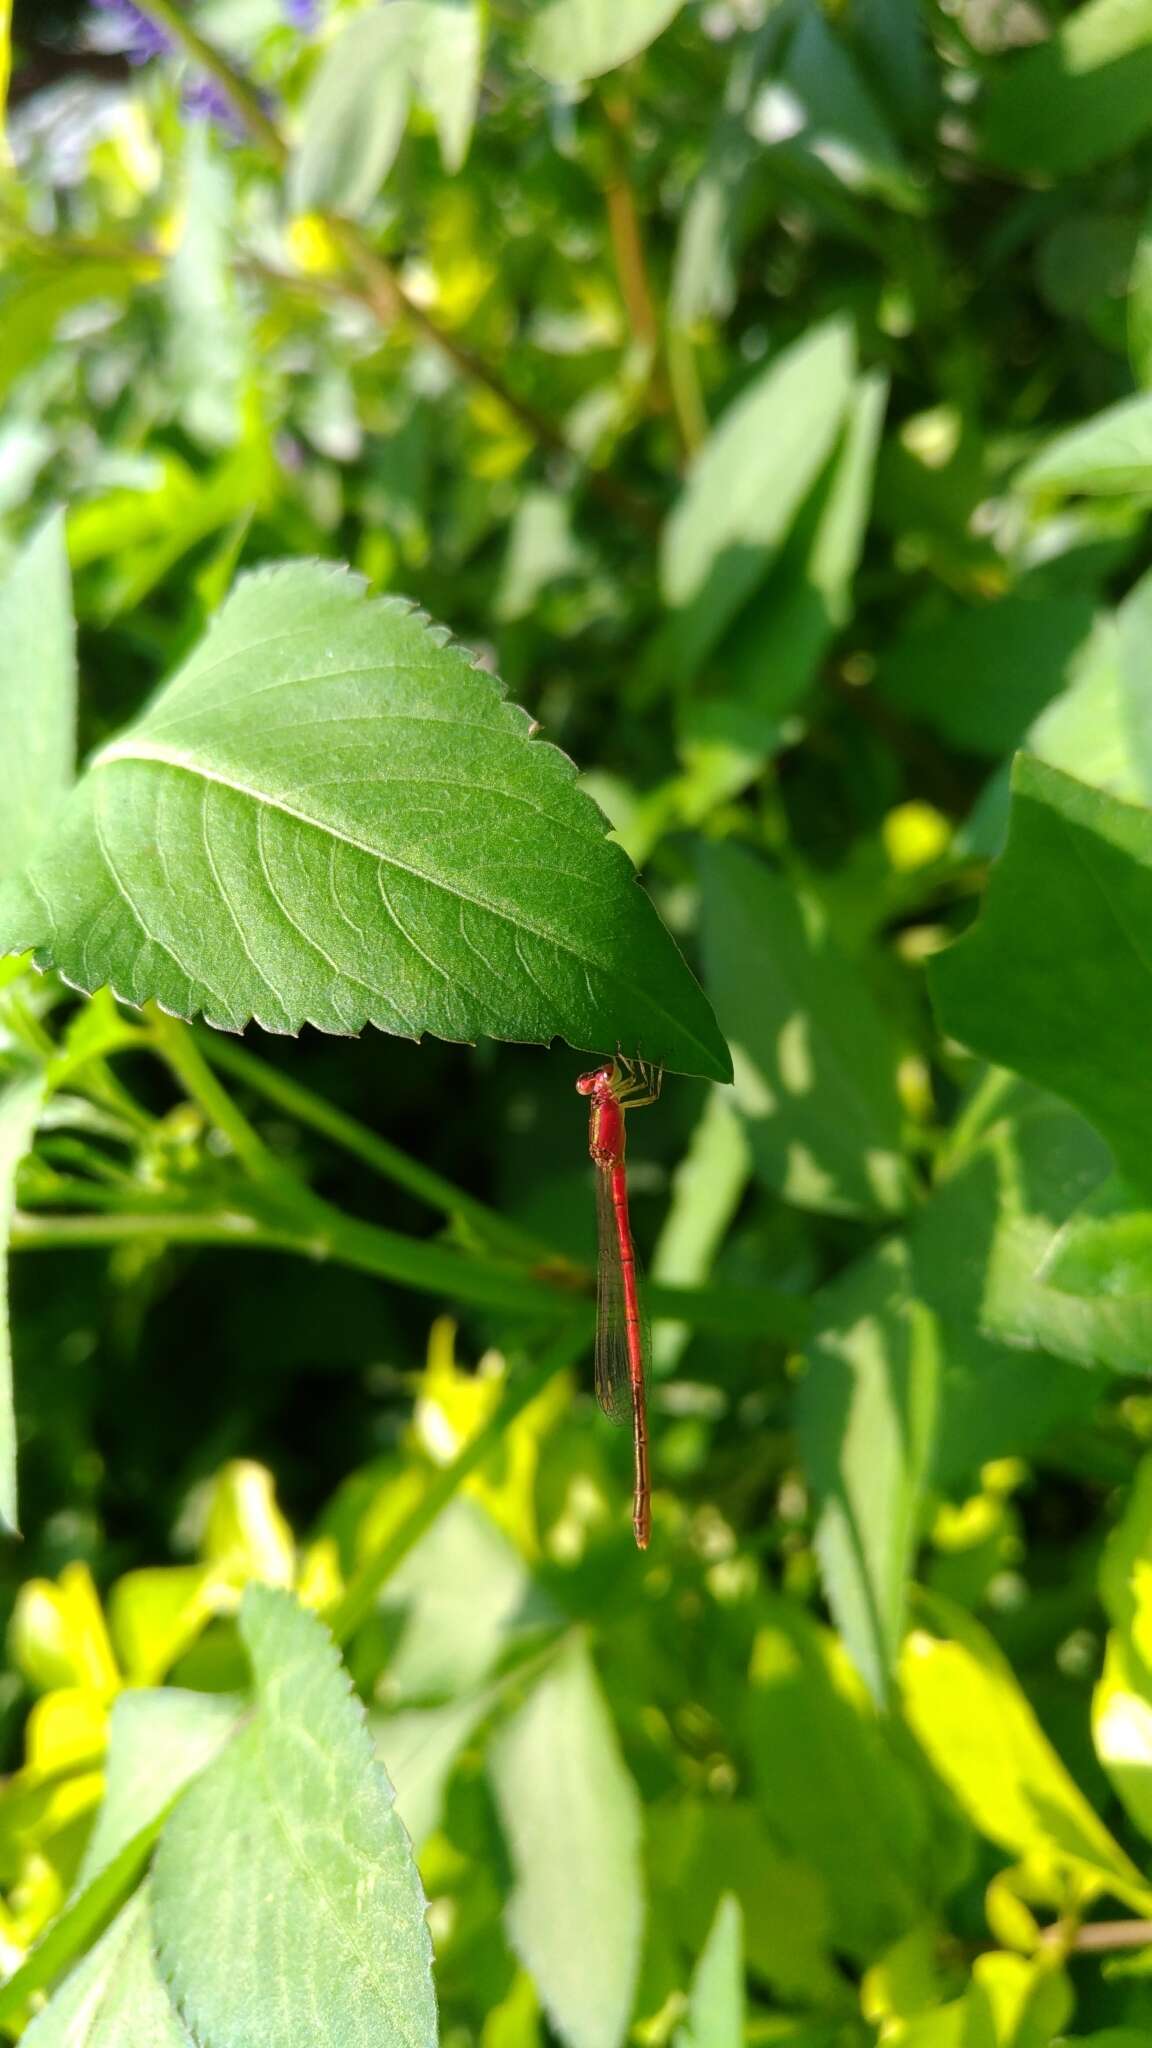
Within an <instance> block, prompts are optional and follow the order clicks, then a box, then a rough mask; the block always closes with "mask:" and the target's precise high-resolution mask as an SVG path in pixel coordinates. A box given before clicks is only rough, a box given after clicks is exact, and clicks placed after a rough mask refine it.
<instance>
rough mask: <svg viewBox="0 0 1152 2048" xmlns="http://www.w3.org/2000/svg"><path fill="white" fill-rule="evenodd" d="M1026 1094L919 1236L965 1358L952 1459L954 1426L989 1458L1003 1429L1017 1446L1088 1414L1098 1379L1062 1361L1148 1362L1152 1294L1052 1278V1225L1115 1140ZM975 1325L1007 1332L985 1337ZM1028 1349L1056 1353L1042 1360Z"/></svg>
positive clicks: (937, 1201) (925, 1265)
mask: <svg viewBox="0 0 1152 2048" xmlns="http://www.w3.org/2000/svg"><path fill="white" fill-rule="evenodd" d="M1021 1092H1022V1095H1023V1101H1022V1103H1020V1104H1018V1105H1017V1106H1015V1107H1014V1109H1013V1113H1012V1114H1011V1115H1010V1116H1009V1117H1006V1118H1005V1119H1003V1120H1001V1121H998V1122H997V1123H996V1124H995V1125H994V1126H993V1127H992V1128H991V1129H990V1130H989V1131H988V1132H986V1133H985V1134H984V1136H983V1137H982V1138H981V1140H980V1142H979V1143H978V1144H977V1145H976V1146H975V1147H974V1149H973V1150H972V1153H971V1155H970V1157H969V1158H968V1159H967V1160H966V1161H965V1163H964V1165H963V1167H962V1168H961V1170H959V1171H958V1172H956V1173H955V1174H954V1175H953V1177H952V1178H950V1179H949V1180H948V1182H947V1183H946V1185H945V1186H944V1187H942V1188H941V1189H940V1190H939V1192H938V1193H937V1194H936V1195H935V1196H934V1197H933V1199H932V1201H931V1203H930V1204H929V1205H928V1208H927V1210H926V1211H925V1213H924V1215H923V1217H922V1219H921V1220H920V1223H919V1224H918V1226H917V1229H916V1231H915V1232H914V1234H913V1245H914V1250H915V1258H916V1268H917V1275H918V1279H919V1282H920V1284H921V1286H922V1287H923V1289H924V1290H925V1291H926V1292H927V1293H928V1298H929V1299H930V1300H932V1301H933V1302H934V1303H935V1302H936V1301H940V1302H941V1303H942V1304H943V1305H944V1312H945V1314H946V1315H947V1316H948V1318H949V1320H950V1322H951V1324H952V1331H951V1335H952V1338H953V1341H954V1346H955V1354H956V1356H957V1357H958V1358H959V1359H961V1360H963V1361H964V1362H965V1363H966V1365H967V1366H968V1368H969V1374H968V1377H969V1383H970V1384H969V1402H966V1403H965V1404H964V1405H965V1406H966V1407H967V1409H968V1413H967V1423H966V1425H965V1418H964V1416H963V1414H961V1415H960V1416H957V1415H956V1413H955V1408H954V1398H953V1393H952V1389H951V1387H949V1390H948V1399H947V1403H946V1407H947V1413H946V1416H945V1417H942V1421H941V1430H940V1451H941V1453H942V1454H944V1455H945V1456H947V1455H948V1452H949V1450H950V1449H954V1448H955V1447H956V1445H955V1440H956V1437H957V1436H958V1435H959V1436H960V1438H961V1439H962V1440H963V1439H965V1438H967V1440H968V1442H969V1444H970V1445H971V1444H972V1441H973V1440H972V1434H971V1432H972V1430H973V1426H974V1428H975V1444H977V1445H978V1444H983V1445H984V1447H985V1448H984V1453H983V1455H984V1457H989V1456H994V1455H996V1451H997V1444H996V1441H995V1434H994V1431H995V1429H999V1431H1000V1432H1001V1436H1000V1441H1001V1443H1005V1442H1008V1443H1011V1444H1012V1446H1013V1448H1014V1449H1015V1450H1016V1451H1017V1452H1020V1451H1022V1450H1024V1449H1025V1448H1026V1447H1028V1446H1029V1445H1039V1444H1042V1443H1043V1441H1044V1437H1045V1435H1046V1434H1050V1433H1051V1432H1052V1431H1053V1429H1055V1428H1056V1427H1057V1426H1060V1425H1062V1426H1064V1427H1068V1426H1069V1425H1070V1424H1074V1423H1075V1422H1076V1421H1078V1420H1083V1419H1085V1418H1086V1416H1087V1414H1088V1412H1089V1411H1090V1408H1091V1406H1092V1405H1093V1403H1094V1401H1095V1399H1096V1398H1097V1393H1098V1389H1095V1388H1094V1387H1093V1383H1092V1382H1091V1380H1088V1379H1086V1376H1085V1374H1084V1373H1083V1372H1069V1371H1068V1370H1067V1369H1061V1368H1060V1367H1058V1366H1057V1364H1056V1360H1057V1359H1062V1360H1073V1361H1075V1362H1076V1364H1077V1365H1078V1366H1084V1365H1105V1366H1108V1367H1110V1368H1111V1369H1112V1370H1114V1371H1117V1372H1130V1371H1138V1372H1144V1371H1147V1370H1148V1361H1149V1349H1148V1337H1149V1321H1148V1308H1149V1306H1152V1305H1149V1304H1143V1305H1142V1304H1141V1303H1139V1302H1137V1303H1127V1302H1125V1301H1123V1300H1117V1299H1112V1298H1109V1297H1104V1296H1101V1297H1100V1298H1099V1299H1094V1300H1088V1299H1078V1298H1077V1297H1075V1296H1074V1295H1072V1294H1069V1293H1067V1292H1064V1291H1062V1290H1060V1289H1058V1288H1056V1287H1054V1286H1052V1285H1050V1284H1049V1282H1048V1278H1047V1261H1048V1258H1049V1255H1050V1250H1051V1247H1052V1245H1053V1239H1054V1236H1055V1235H1056V1234H1057V1233H1058V1232H1059V1230H1060V1226H1061V1225H1062V1224H1063V1223H1064V1220H1065V1218H1066V1217H1068V1216H1069V1214H1070V1213H1071V1212H1074V1211H1075V1210H1076V1208H1077V1207H1078V1205H1081V1204H1083V1203H1084V1201H1085V1200H1086V1198H1089V1197H1090V1196H1091V1193H1092V1190H1093V1189H1096V1188H1098V1187H1100V1185H1101V1183H1102V1182H1103V1181H1104V1180H1105V1178H1106V1176H1107V1173H1108V1163H1109V1162H1108V1152H1107V1147H1106V1146H1105V1145H1104V1143H1103V1141H1102V1140H1101V1138H1100V1137H1099V1135H1098V1134H1097V1132H1095V1131H1094V1130H1093V1129H1092V1126H1091V1125H1090V1124H1087V1123H1085V1121H1084V1120H1083V1118H1082V1117H1078V1116H1076V1115H1075V1114H1074V1113H1073V1112H1072V1111H1071V1110H1069V1109H1067V1108H1066V1107H1065V1106H1064V1105H1063V1104H1062V1103H1059V1102H1056V1101H1054V1100H1053V1099H1052V1098H1051V1097H1047V1096H1043V1095H1041V1094H1039V1092H1038V1091H1031V1090H1028V1091H1025V1090H1024V1089H1023V1084H1021ZM1029 1098H1030V1099H1029ZM977 1331H979V1332H981V1333H987V1334H988V1335H991V1336H993V1337H995V1338H998V1339H1000V1340H1002V1341H1000V1342H998V1343H995V1344H989V1343H987V1342H986V1341H985V1337H984V1335H977V1334H976V1332H977ZM1025 1346H1027V1347H1029V1348H1030V1349H1031V1351H1032V1352H1033V1354H1035V1352H1036V1351H1038V1350H1039V1351H1045V1352H1048V1353H1050V1354H1052V1355H1051V1356H1050V1357H1049V1358H1047V1359H1046V1360H1044V1361H1043V1364H1042V1366H1041V1367H1040V1368H1039V1369H1038V1367H1037V1364H1036V1362H1035V1359H1034V1358H1033V1361H1032V1362H1030V1361H1029V1358H1028V1353H1027V1351H1026V1350H1025V1349H1024V1348H1023V1347H1025ZM973 1366H975V1367H977V1370H976V1371H975V1372H973V1371H972V1367H973ZM970 1404H971V1405H970ZM976 1404H978V1405H976ZM981 1408H983V1410H984V1413H983V1415H981V1413H980V1409H981ZM968 1469H969V1470H970V1469H971V1468H970V1466H969V1468H968Z"/></svg>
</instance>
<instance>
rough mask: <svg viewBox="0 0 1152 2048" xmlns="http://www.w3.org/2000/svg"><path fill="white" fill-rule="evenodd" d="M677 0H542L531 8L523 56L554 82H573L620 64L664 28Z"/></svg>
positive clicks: (676, 10) (674, 12)
mask: <svg viewBox="0 0 1152 2048" xmlns="http://www.w3.org/2000/svg"><path fill="white" fill-rule="evenodd" d="M681 5H682V0H629V5H628V6H627V7H619V6H616V5H614V4H613V0H545V4H544V5H543V6H540V7H537V8H536V9H535V10H534V13H533V17H532V22H531V26H530V27H529V30H528V36H527V40H526V42H525V45H524V55H525V57H526V58H527V60H528V62H529V64H531V65H532V66H533V67H534V69H535V70H537V71H539V72H541V73H542V74H543V76H544V77H545V78H550V79H552V80H553V81H554V82H555V83H556V84H557V85H579V84H580V83H581V81H582V80H583V79H585V78H600V77H601V76H602V75H603V73H604V72H605V71H615V69H616V67H617V66H618V65H620V64H626V63H627V62H628V59H629V58H630V57H635V56H637V55H638V54H639V52H640V51H641V50H646V49H647V47H648V45H649V43H651V42H654V41H655V39H656V37H657V36H658V35H660V34H661V33H662V31H663V30H664V29H666V28H667V26H668V23H669V22H670V21H671V20H672V18H673V16H674V15H677V14H679V12H680V8H681Z"/></svg>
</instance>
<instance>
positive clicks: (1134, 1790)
mask: <svg viewBox="0 0 1152 2048" xmlns="http://www.w3.org/2000/svg"><path fill="white" fill-rule="evenodd" d="M1149 1570H1150V1567H1149V1565H1148V1563H1147V1562H1146V1563H1145V1567H1144V1575H1145V1576H1147V1574H1148V1572H1149ZM1145 1626H1147V1615H1146V1616H1145ZM1092 1739H1093V1741H1094V1743H1095V1745H1096V1754H1097V1756H1098V1757H1099V1759H1100V1762H1101V1763H1102V1764H1103V1766H1104V1769H1105V1771H1106V1772H1107V1773H1108V1777H1109V1779H1110V1781H1111V1783H1112V1786H1113V1788H1114V1789H1115V1791H1116V1793H1117V1796H1118V1797H1119V1799H1120V1800H1121V1802H1122V1804H1123V1806H1124V1809H1125V1811H1126V1813H1127V1814H1128V1816H1129V1818H1130V1819H1131V1820H1133V1821H1134V1822H1135V1824H1136V1826H1137V1827H1138V1828H1139V1829H1140V1830H1141V1832H1142V1834H1144V1835H1145V1836H1146V1837H1148V1838H1149V1839H1152V1689H1150V1687H1149V1683H1148V1674H1147V1672H1146V1670H1142V1669H1141V1667H1140V1665H1139V1664H1138V1662H1137V1660H1136V1658H1135V1656H1134V1654H1133V1652H1132V1650H1131V1648H1130V1647H1129V1645H1128V1644H1127V1643H1125V1642H1124V1640H1123V1639H1122V1638H1121V1637H1120V1636H1119V1635H1113V1636H1110V1637H1109V1640H1108V1649H1107V1652H1106V1655H1105V1658H1104V1669H1103V1672H1102V1673H1101V1675H1100V1679H1099V1681H1098V1683H1097V1685H1096V1688H1095V1691H1094V1692H1093V1695H1092Z"/></svg>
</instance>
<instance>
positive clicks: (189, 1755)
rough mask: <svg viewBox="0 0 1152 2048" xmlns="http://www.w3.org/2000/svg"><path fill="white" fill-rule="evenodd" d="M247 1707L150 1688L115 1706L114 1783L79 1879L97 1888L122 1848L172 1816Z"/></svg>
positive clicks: (109, 1782)
mask: <svg viewBox="0 0 1152 2048" xmlns="http://www.w3.org/2000/svg"><path fill="white" fill-rule="evenodd" d="M240 1709H241V1703H240V1702H238V1701H237V1700H235V1699H233V1698H231V1697H230V1696H229V1695H227V1694H223V1693H201V1692H185V1691H182V1690H180V1689H179V1688H178V1687H172V1688H170V1689H166V1690H164V1691H160V1690H158V1689H157V1690H150V1689H142V1690H140V1691H138V1692H137V1691H133V1692H125V1693H122V1694H121V1695H120V1698H119V1699H118V1700H117V1701H116V1703H115V1705H114V1706H113V1708H112V1718H111V1724H110V1727H109V1736H108V1762H107V1766H106V1769H107V1777H106V1782H105V1788H104V1798H103V1801H102V1802H101V1806H100V1811H99V1813H98V1814H97V1816H96V1825H95V1827H94V1828H93V1830H92V1833H91V1835H90V1836H89V1839H88V1845H87V1847H86V1849H85V1851H84V1859H83V1862H82V1863H81V1865H80V1874H79V1877H78V1879H77V1884H78V1886H79V1887H81V1888H83V1887H84V1886H86V1885H89V1884H91V1883H93V1882H94V1880H95V1879H96V1878H97V1877H99V1875H100V1873H101V1871H102V1870H104V1869H106V1868H107V1866H108V1864H110V1863H111V1862H113V1861H114V1859H115V1858H116V1857H117V1856H118V1855H119V1854H120V1852H121V1850H122V1849H124V1848H125V1846H126V1845H127V1844H128V1843H130V1842H131V1841H132V1839H133V1837H134V1836H136V1835H138V1834H139V1833H140V1831H141V1829H142V1828H145V1827H147V1826H148V1825H149V1824H151V1823H152V1822H154V1821H156V1820H157V1819H158V1817H160V1816H161V1815H163V1814H164V1813H166V1812H167V1811H168V1809H169V1807H170V1806H171V1804H172V1802H173V1800H174V1799H175V1798H176V1795H177V1794H178V1793H179V1792H182V1791H183V1789H184V1787H185V1785H188V1784H190V1783H191V1782H192V1779H193V1778H195V1777H198V1776H199V1774H200V1772H201V1771H202V1770H204V1769H205V1768H206V1767H207V1765H208V1764H210V1763H211V1762H213V1760H214V1759H215V1758H216V1757H217V1756H218V1755H219V1753H220V1751H221V1749H222V1748H223V1746H224V1744H225V1743H226V1742H227V1740H228V1738H229V1736H230V1735H232V1734H233V1733H234V1731H235V1729H236V1725H237V1722H238V1719H239V1715H240Z"/></svg>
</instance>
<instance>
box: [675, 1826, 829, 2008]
mask: <svg viewBox="0 0 1152 2048" xmlns="http://www.w3.org/2000/svg"><path fill="white" fill-rule="evenodd" d="M645 1818H646V1830H645V1832H646V1837H647V1847H648V1866H649V1870H650V1873H651V1885H652V1891H653V1907H652V1911H653V1919H654V1920H663V1921H665V1922H666V1923H667V1925H668V1928H669V1930H670V1932H671V1933H672V1934H673V1935H674V1936H675V1939H676V1941H677V1943H678V1944H679V1945H680V1946H681V1947H682V1948H684V1949H686V1950H688V1951H689V1953H691V1954H697V1953H699V1951H700V1950H701V1949H702V1948H703V1947H704V1945H705V1943H706V1941H707V1938H708V1933H709V1926H710V1921H711V1917H712V1911H713V1902H714V1901H715V1900H716V1899H718V1898H719V1897H720V1895H721V1894H722V1893H724V1892H726V1891H728V1892H732V1893H733V1894H734V1895H735V1897H736V1899H737V1901H738V1903H739V1906H740V1911H741V1920H742V1932H743V1946H744V1949H745V1951H746V1953H747V1959H748V1967H749V1969H751V1970H753V1971H754V1972H755V1974H756V1975H757V1976H758V1977H763V1978H764V1980H765V1982H766V1983H768V1984H769V1985H771V1987H772V1989H773V1991H775V1992H776V1993H777V1994H778V1996H779V1997H780V1999H781V2001H782V2002H783V2003H784V2004H786V2005H792V2004H800V2005H824V2004H830V2005H835V2003H836V2001H837V1994H838V1992H839V1991H840V1990H841V1988H842V1982H841V1979H840V1977H839V1974H838V1972H837V1969H836V1965H835V1962H834V1960H833V1957H832V1953H831V1946H830V1941H831V1936H830V1929H829V1913H828V1901H827V1898H826V1895H825V1887H824V1884H823V1882H822V1880H821V1877H820V1874H819V1872H818V1871H817V1870H816V1869H815V1868H814V1866H813V1865H812V1864H811V1863H806V1862H803V1861H802V1860H801V1858H800V1857H798V1856H785V1855H781V1853H780V1851H779V1850H778V1849H776V1848H775V1847H774V1846H773V1843H772V1838H771V1836H770V1834H769V1832H768V1829H767V1827H766V1826H765V1823H764V1821H763V1820H762V1818H761V1816H760V1814H759V1813H758V1811H757V1810H756V1808H755V1807H754V1806H753V1805H752V1803H751V1801H750V1800H748V1799H741V1798H736V1799H727V1800H724V1801H723V1802H719V1801H717V1800H714V1799H706V1798H703V1797H695V1798H691V1797H690V1798H683V1797H681V1798H677V1799H676V1800H675V1801H667V1800H662V1801H660V1802H658V1803H656V1804H655V1805H653V1806H651V1807H649V1809H648V1812H647V1814H646V1817H645Z"/></svg>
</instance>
